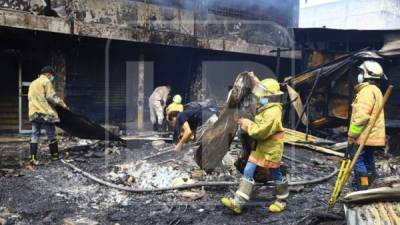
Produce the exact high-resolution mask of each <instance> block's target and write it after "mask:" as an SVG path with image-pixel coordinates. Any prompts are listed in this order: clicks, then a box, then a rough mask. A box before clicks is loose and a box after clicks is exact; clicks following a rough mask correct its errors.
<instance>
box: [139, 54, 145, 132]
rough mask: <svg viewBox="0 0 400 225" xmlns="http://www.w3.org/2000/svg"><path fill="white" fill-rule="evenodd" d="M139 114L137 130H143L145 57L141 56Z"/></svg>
mask: <svg viewBox="0 0 400 225" xmlns="http://www.w3.org/2000/svg"><path fill="white" fill-rule="evenodd" d="M138 67H139V68H138V70H139V73H138V76H139V77H138V102H137V104H138V114H137V129H138V130H143V108H144V107H143V105H144V55H143V54H140V60H139V66H138Z"/></svg>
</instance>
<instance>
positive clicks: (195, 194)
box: [180, 189, 207, 201]
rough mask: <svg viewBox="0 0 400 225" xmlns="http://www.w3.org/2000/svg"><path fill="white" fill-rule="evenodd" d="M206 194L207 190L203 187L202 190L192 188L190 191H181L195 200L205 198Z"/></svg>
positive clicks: (183, 195)
mask: <svg viewBox="0 0 400 225" xmlns="http://www.w3.org/2000/svg"><path fill="white" fill-rule="evenodd" d="M206 194H207V192H206V191H205V190H203V189H201V190H194V189H192V190H190V191H182V192H181V193H180V195H181V196H182V197H185V198H189V199H191V200H193V201H195V200H198V199H201V198H204V197H205V196H206Z"/></svg>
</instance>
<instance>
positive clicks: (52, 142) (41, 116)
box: [28, 66, 67, 165]
mask: <svg viewBox="0 0 400 225" xmlns="http://www.w3.org/2000/svg"><path fill="white" fill-rule="evenodd" d="M54 76H55V72H54V69H53V68H52V67H50V66H45V67H44V68H43V69H42V70H41V73H40V75H39V77H38V78H37V79H36V80H34V81H33V82H32V83H31V85H30V86H29V91H28V101H29V121H30V122H31V123H32V137H31V143H30V162H31V163H32V164H34V165H38V164H39V161H38V159H37V153H38V141H39V137H40V131H41V129H44V130H45V131H46V135H47V138H48V142H49V150H50V154H51V158H52V160H57V159H59V155H58V143H57V139H56V130H55V125H54V123H55V122H59V121H60V120H59V118H58V114H57V112H56V111H55V110H54V108H53V107H54V106H55V105H60V106H62V107H65V108H67V106H66V105H65V103H64V101H63V100H62V99H60V98H59V97H57V95H56V92H55V91H54V87H53V84H52V82H53V80H54Z"/></svg>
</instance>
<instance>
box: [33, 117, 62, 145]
mask: <svg viewBox="0 0 400 225" xmlns="http://www.w3.org/2000/svg"><path fill="white" fill-rule="evenodd" d="M41 129H44V130H45V131H46V135H47V139H48V141H49V143H53V142H55V141H56V127H55V125H54V123H48V122H35V121H32V136H31V143H38V142H39V139H40V131H41Z"/></svg>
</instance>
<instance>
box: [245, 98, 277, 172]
mask: <svg viewBox="0 0 400 225" xmlns="http://www.w3.org/2000/svg"><path fill="white" fill-rule="evenodd" d="M248 134H249V135H250V137H252V138H254V139H255V140H256V141H257V146H256V150H255V151H252V152H251V154H250V157H249V160H248V161H249V162H252V163H255V164H257V165H258V166H261V167H265V168H278V167H280V164H281V161H282V155H283V138H284V128H283V125H282V104H280V103H270V104H268V105H266V106H264V107H262V108H261V109H260V110H259V113H258V114H257V115H256V117H255V120H254V122H253V123H252V124H251V125H250V126H249V128H248Z"/></svg>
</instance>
